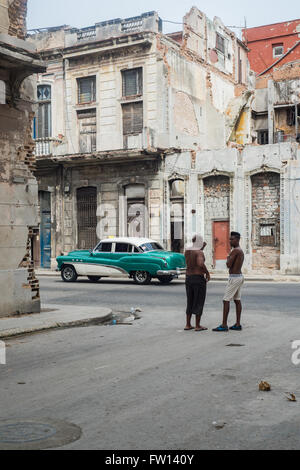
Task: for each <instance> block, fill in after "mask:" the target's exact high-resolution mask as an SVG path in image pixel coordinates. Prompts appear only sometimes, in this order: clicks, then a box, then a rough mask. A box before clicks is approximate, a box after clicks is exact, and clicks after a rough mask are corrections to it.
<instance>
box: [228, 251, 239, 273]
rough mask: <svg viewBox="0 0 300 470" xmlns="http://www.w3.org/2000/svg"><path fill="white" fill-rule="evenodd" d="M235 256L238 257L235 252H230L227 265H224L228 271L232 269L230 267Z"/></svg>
mask: <svg viewBox="0 0 300 470" xmlns="http://www.w3.org/2000/svg"><path fill="white" fill-rule="evenodd" d="M237 255H238V252H237V250H232V252H231V253H230V255H229V256H228V258H227V263H226V265H227V268H229V269H230V268H232V266H233V265H234V262H235V260H236V257H237Z"/></svg>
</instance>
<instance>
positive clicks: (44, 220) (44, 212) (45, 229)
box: [39, 191, 51, 269]
mask: <svg viewBox="0 0 300 470" xmlns="http://www.w3.org/2000/svg"><path fill="white" fill-rule="evenodd" d="M39 194H40V214H41V227H40V247H41V267H42V268H46V269H50V268H51V193H49V192H47V191H40V193H39Z"/></svg>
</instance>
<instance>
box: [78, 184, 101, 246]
mask: <svg viewBox="0 0 300 470" xmlns="http://www.w3.org/2000/svg"><path fill="white" fill-rule="evenodd" d="M96 214H97V189H96V188H93V187H87V188H80V189H78V190H77V223H78V248H79V249H84V250H92V249H94V248H95V246H96V244H97V234H96V229H97V215H96Z"/></svg>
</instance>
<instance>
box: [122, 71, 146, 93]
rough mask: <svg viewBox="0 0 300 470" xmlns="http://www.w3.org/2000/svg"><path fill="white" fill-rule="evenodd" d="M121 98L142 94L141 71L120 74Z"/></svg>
mask: <svg viewBox="0 0 300 470" xmlns="http://www.w3.org/2000/svg"><path fill="white" fill-rule="evenodd" d="M122 79H123V97H128V96H136V95H142V94H143V69H142V68H139V69H131V70H125V71H123V72H122Z"/></svg>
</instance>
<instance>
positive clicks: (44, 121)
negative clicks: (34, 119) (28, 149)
mask: <svg viewBox="0 0 300 470" xmlns="http://www.w3.org/2000/svg"><path fill="white" fill-rule="evenodd" d="M37 137H38V138H39V139H44V138H47V137H51V103H40V104H39V109H38V136H37Z"/></svg>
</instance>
